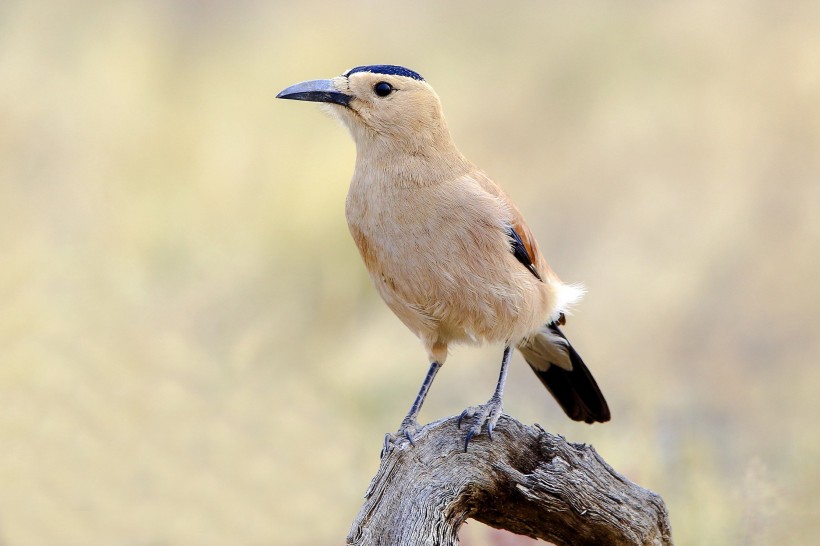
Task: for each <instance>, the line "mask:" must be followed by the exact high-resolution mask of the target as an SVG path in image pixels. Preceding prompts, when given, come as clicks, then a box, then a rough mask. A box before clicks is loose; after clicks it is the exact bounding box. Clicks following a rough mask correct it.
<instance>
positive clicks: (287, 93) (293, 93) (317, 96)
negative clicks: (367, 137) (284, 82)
mask: <svg viewBox="0 0 820 546" xmlns="http://www.w3.org/2000/svg"><path fill="white" fill-rule="evenodd" d="M276 98H277V99H291V100H308V101H311V102H332V103H334V104H341V105H342V106H347V105H348V104H350V101H351V100H353V97H351V96H350V95H345V94H344V93H341V92H339V91H337V90H336V88H335V87H333V82H332V81H330V80H312V81H309V82H302V83H297V84H296V85H291V86H290V87H288V88H287V89H285V90H283V91H281V92H280V93H279V94H278V95H276Z"/></svg>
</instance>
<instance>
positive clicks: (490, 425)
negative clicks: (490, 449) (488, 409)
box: [487, 421, 493, 442]
mask: <svg viewBox="0 0 820 546" xmlns="http://www.w3.org/2000/svg"><path fill="white" fill-rule="evenodd" d="M487 436H488V437H489V438H490V441H491V442H492V441H493V423H492V421H490V422H488V423H487Z"/></svg>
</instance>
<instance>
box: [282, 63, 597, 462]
mask: <svg viewBox="0 0 820 546" xmlns="http://www.w3.org/2000/svg"><path fill="white" fill-rule="evenodd" d="M277 97H278V98H283V99H294V100H306V101H314V102H321V103H325V104H328V105H330V107H329V109H330V111H331V112H332V114H333V115H335V116H336V117H338V118H339V119H340V120H341V121H342V122H343V123H344V124H345V125H346V126H347V128H348V129H349V130H350V133H351V134H352V136H353V139H354V140H355V142H356V166H355V169H354V172H353V178H352V180H351V183H350V190H349V192H348V195H347V205H346V216H347V222H348V226H349V227H350V233H351V234H352V235H353V239H354V240H355V242H356V246H357V247H358V248H359V252H360V253H361V256H362V258H363V259H364V263H365V265H366V267H367V270H368V272H369V273H370V277H371V279H372V280H373V283H374V284H375V286H376V289H377V290H378V292H379V294H380V295H381V297H382V298H383V299H384V301H385V303H387V305H388V307H390V309H391V310H392V311H393V312H394V313H395V314H396V316H398V317H399V319H400V320H401V321H402V322H403V323H404V324H405V325H406V326H407V327H408V328H409V329H410V330H411V331H412V332H413V333H415V334H416V335H417V336H418V337H419V339H420V340H421V342H422V344H423V345H424V348H425V350H426V351H427V357H428V360H429V362H430V368H429V371H428V373H427V376H426V378H425V379H424V382H423V384H422V386H421V389H420V391H419V393H418V396H417V397H416V399H415V402H414V403H413V405H412V407H411V409H410V412H409V413H408V414H407V417H405V418H404V420H403V421H402V423H401V426H400V427H399V431H398V433H397V436H392V435H388V438H387V439H386V440H385V448H388V447H389V441H394V440H395V439H396V438H397V437H405V438H407V439H408V440H409V441H410V442H411V443H413V438H414V435H415V434H416V432H417V431H418V424H417V421H416V419H417V416H418V413H419V410H420V409H421V406H422V404H423V403H424V399H425V397H426V395H427V392H428V390H429V388H430V385H431V384H432V382H433V379H434V378H435V376H436V373H438V371H439V369H440V368H441V366H442V365H443V364H444V362H445V360H446V359H447V351H448V347H449V346H450V344H453V343H485V342H486V343H502V344H504V353H503V357H502V360H501V373H500V376H499V379H498V384H497V386H496V389H495V392H494V393H493V395H492V397H491V398H490V399H489V401H487V403H485V404H481V405H478V406H473V407H471V408H468V409H466V410H464V412H463V413H462V414H461V417H460V419H459V426H461V423H462V420H465V419H466V420H469V421H470V423H471V426H470V428H469V430H468V432H467V434H466V438H465V442H464V449H465V450H466V449H467V446H468V445H469V443H470V440H471V439H472V438H473V437H474V436H476V435H477V434H479V433H480V432H481V430H482V427H483V426H484V425H485V424H486V427H487V433H488V435H489V437H490V439H492V431H493V427H494V426H495V424H496V422H497V421H498V418H499V417H500V415H501V412H502V394H503V390H504V382H505V379H506V376H507V367H508V364H509V361H510V353H511V348H513V347H515V348H517V349H518V350H519V351H521V353H522V355H523V356H524V359H525V360H526V361H527V363H528V364H529V365H530V367H531V368H532V369H533V371H534V372H535V374H536V375H537V376H538V378H539V379H540V380H541V381H542V382H543V384H544V385H545V386H546V387H547V389H548V390H549V391H550V392H551V393H552V395H553V396H554V397H555V399H556V400H557V401H558V403H559V404H560V406H561V407H562V408H563V410H564V411H565V412H566V414H567V415H568V416H569V417H570V418H572V419H574V420H576V421H585V422H587V423H593V422H596V421H597V422H604V421H608V420H609V418H610V414H609V408H608V406H607V403H606V401H605V400H604V397H603V395H602V394H601V391H600V389H599V388H598V385H597V384H596V382H595V380H594V379H593V377H592V375H591V374H590V372H589V370H588V369H587V367H586V365H585V364H584V362H583V361H582V360H581V357H580V356H578V353H577V352H575V349H573V347H572V345H570V343H569V341H567V338H566V337H565V336H564V334H563V333H562V332H561V330H560V329H559V326H560V325H563V324H564V314H565V313H567V312H568V310H569V309H570V307H571V306H572V305H573V304H575V303H576V302H578V300H579V299H580V298H581V296H582V295H583V290H582V289H581V288H580V287H578V286H575V285H571V284H565V283H563V282H561V280H560V279H559V278H558V276H557V275H556V274H555V273H554V272H553V271H552V269H550V266H549V265H548V264H547V262H546V261H545V259H544V257H543V255H542V254H541V252H539V250H538V245H537V244H536V242H535V238H534V237H533V235H532V233H531V232H530V230H529V228H528V227H527V224H526V223H525V222H524V218H523V217H522V215H521V213H520V212H519V210H518V208H517V207H516V206H515V204H514V203H513V202H512V200H511V199H510V198H509V197H508V196H507V194H506V193H504V191H503V190H502V189H501V188H500V187H499V186H498V185H496V184H495V183H494V182H493V181H492V180H490V178H489V177H488V176H487V175H486V174H484V173H483V172H482V171H481V170H480V169H478V168H476V167H475V166H474V165H473V164H472V163H470V162H469V161H468V160H467V159H466V158H465V157H464V156H463V155H462V154H461V153H460V152H459V151H458V148H456V145H455V144H454V143H453V140H452V138H451V137H450V131H449V129H448V128H447V123H446V121H445V120H444V115H443V113H442V108H441V102H440V101H439V98H438V95H436V93H435V91H433V88H432V87H430V85H429V84H428V83H427V82H426V81H424V79H423V78H422V77H421V76H420V75H419V74H418V73H416V72H414V71H412V70H409V69H407V68H403V67H400V66H393V65H372V66H359V67H356V68H353V69H351V70H348V71H347V72H345V73H344V74H343V75H341V76H339V77H336V78H333V79H329V80H313V81H307V82H303V83H299V84H296V85H293V86H291V87H288V88H287V89H285V90H283V91H282V92H281V93H279V94H278V95H277Z"/></svg>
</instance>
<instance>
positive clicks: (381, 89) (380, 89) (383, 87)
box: [373, 82, 393, 97]
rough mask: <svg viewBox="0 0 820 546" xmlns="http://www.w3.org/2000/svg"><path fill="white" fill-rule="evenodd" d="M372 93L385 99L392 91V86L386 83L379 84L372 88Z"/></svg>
mask: <svg viewBox="0 0 820 546" xmlns="http://www.w3.org/2000/svg"><path fill="white" fill-rule="evenodd" d="M373 91H375V92H376V94H377V95H378V96H380V97H386V96H387V95H389V94H390V93H391V92H392V91H393V86H392V85H390V84H389V83H387V82H379V83H377V84H376V85H375V86H374V87H373Z"/></svg>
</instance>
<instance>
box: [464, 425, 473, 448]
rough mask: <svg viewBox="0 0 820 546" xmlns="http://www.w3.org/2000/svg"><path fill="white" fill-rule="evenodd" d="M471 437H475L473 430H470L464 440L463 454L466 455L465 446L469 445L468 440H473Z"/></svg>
mask: <svg viewBox="0 0 820 546" xmlns="http://www.w3.org/2000/svg"><path fill="white" fill-rule="evenodd" d="M473 436H475V430H470V432H468V433H467V437H466V438H464V453H467V446H469V445H470V440H472V439H473Z"/></svg>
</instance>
